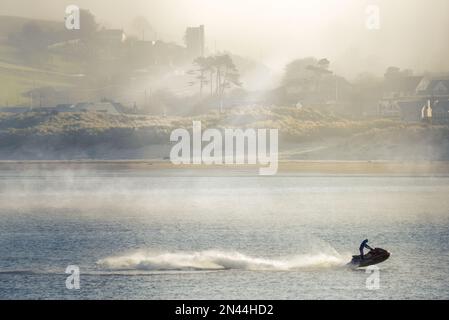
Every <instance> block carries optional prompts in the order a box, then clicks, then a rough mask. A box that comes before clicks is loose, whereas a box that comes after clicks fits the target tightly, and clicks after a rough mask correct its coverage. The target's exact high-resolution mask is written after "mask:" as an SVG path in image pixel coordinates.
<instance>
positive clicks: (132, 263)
mask: <svg viewBox="0 0 449 320" xmlns="http://www.w3.org/2000/svg"><path fill="white" fill-rule="evenodd" d="M347 262H348V259H347V258H346V257H344V256H342V255H340V254H338V253H336V252H335V253H332V254H329V253H318V254H302V255H294V256H289V257H285V258H277V259H273V258H262V257H251V256H248V255H245V254H242V253H239V252H232V251H220V250H206V251H193V252H162V253H160V252H159V253H155V252H145V251H139V252H134V253H129V254H123V255H117V256H111V257H106V258H104V259H100V260H98V261H97V264H98V265H99V266H100V267H102V268H106V269H111V270H148V271H164V270H167V271H170V270H227V269H235V270H254V271H289V270H300V269H307V268H331V267H338V266H343V265H345V264H346V263H347Z"/></svg>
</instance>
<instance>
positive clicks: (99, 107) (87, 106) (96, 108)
mask: <svg viewBox="0 0 449 320" xmlns="http://www.w3.org/2000/svg"><path fill="white" fill-rule="evenodd" d="M55 109H56V111H58V112H102V113H107V114H112V115H119V114H120V111H118V110H117V108H116V106H115V105H114V103H112V102H108V101H106V102H80V103H77V104H72V105H59V106H57V107H56V108H55Z"/></svg>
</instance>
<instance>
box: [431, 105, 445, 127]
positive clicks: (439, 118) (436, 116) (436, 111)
mask: <svg viewBox="0 0 449 320" xmlns="http://www.w3.org/2000/svg"><path fill="white" fill-rule="evenodd" d="M432 123H435V124H448V123H449V100H442V101H440V100H437V101H435V103H434V104H433V107H432Z"/></svg>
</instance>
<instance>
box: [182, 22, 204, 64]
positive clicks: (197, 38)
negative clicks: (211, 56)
mask: <svg viewBox="0 0 449 320" xmlns="http://www.w3.org/2000/svg"><path fill="white" fill-rule="evenodd" d="M184 40H185V43H186V47H187V52H188V54H189V56H190V57H191V58H196V57H204V25H200V26H199V27H188V28H187V29H186V33H185V36H184Z"/></svg>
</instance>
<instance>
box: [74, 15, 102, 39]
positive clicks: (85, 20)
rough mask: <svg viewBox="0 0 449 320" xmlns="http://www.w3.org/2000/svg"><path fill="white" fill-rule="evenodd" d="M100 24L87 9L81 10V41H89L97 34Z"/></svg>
mask: <svg viewBox="0 0 449 320" xmlns="http://www.w3.org/2000/svg"><path fill="white" fill-rule="evenodd" d="M98 27H99V24H98V23H97V22H96V19H95V16H94V15H93V14H92V13H91V12H90V11H89V10H86V9H81V10H80V29H79V30H78V32H79V37H80V38H81V39H89V38H90V37H91V36H92V35H93V34H94V33H95V32H97V30H98Z"/></svg>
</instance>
